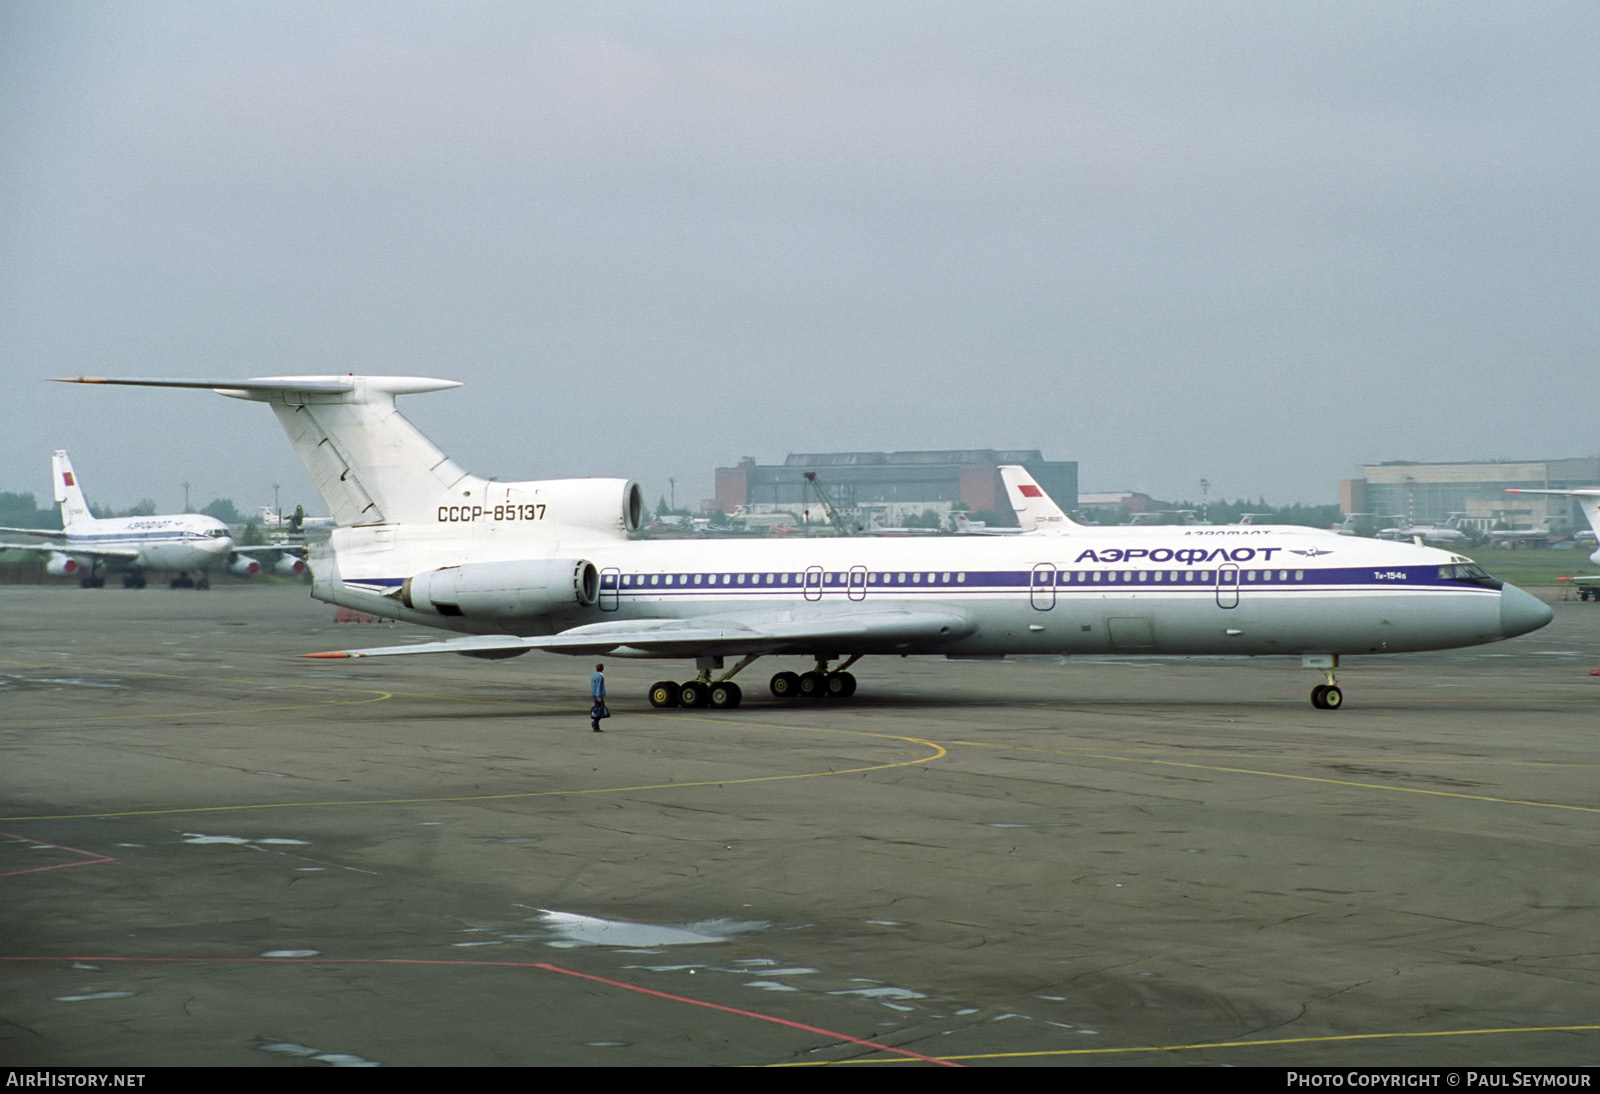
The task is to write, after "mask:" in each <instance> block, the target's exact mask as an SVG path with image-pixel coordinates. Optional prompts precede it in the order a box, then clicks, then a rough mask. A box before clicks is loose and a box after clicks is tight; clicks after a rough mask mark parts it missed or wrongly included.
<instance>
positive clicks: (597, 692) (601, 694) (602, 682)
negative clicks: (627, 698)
mask: <svg viewBox="0 0 1600 1094" xmlns="http://www.w3.org/2000/svg"><path fill="white" fill-rule="evenodd" d="M589 697H590V698H591V699H593V700H594V701H595V702H597V703H598V702H599V701H600V700H602V699H604V698H605V697H606V678H605V675H604V674H603V673H598V672H597V673H595V674H594V675H593V676H591V677H589Z"/></svg>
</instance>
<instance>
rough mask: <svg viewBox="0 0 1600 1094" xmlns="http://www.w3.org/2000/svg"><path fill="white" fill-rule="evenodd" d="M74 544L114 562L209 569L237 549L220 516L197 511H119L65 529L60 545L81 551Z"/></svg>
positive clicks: (144, 566)
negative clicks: (140, 514) (135, 513)
mask: <svg viewBox="0 0 1600 1094" xmlns="http://www.w3.org/2000/svg"><path fill="white" fill-rule="evenodd" d="M74 548H76V549H77V550H79V551H82V552H84V554H83V555H82V556H81V557H84V558H89V557H91V556H92V554H93V553H99V554H101V556H102V557H107V558H108V561H110V562H111V563H112V564H113V565H115V566H120V567H124V568H128V569H137V570H176V571H180V572H182V571H188V570H205V569H208V568H210V567H211V566H212V565H213V564H215V563H218V562H224V561H226V560H227V557H228V554H229V552H231V551H232V550H233V537H232V536H231V535H230V534H229V532H228V526H227V525H225V524H223V523H222V522H221V521H220V520H216V519H215V518H213V517H207V516H201V515H200V514H198V513H186V514H182V515H178V516H165V517H162V516H152V517H117V518H114V519H107V520H97V521H95V522H93V524H92V525H90V526H87V527H85V526H79V527H75V528H74V529H72V530H71V531H68V532H66V533H65V534H64V535H63V537H62V539H61V542H60V547H59V549H60V551H61V552H62V553H63V554H66V555H73V556H74V557H80V556H78V555H75V554H74ZM110 553H117V554H124V553H125V554H126V557H109V554H110Z"/></svg>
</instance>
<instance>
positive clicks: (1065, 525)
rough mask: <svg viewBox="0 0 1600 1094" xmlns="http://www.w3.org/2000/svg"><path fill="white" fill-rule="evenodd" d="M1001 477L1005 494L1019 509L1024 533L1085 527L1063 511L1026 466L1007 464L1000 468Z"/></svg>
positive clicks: (1059, 532)
mask: <svg viewBox="0 0 1600 1094" xmlns="http://www.w3.org/2000/svg"><path fill="white" fill-rule="evenodd" d="M1000 481H1001V482H1003V483H1005V486H1006V497H1007V498H1009V499H1010V501H1011V508H1013V509H1015V510H1016V511H1017V523H1018V524H1019V525H1021V527H1022V531H1023V533H1024V534H1029V533H1036V534H1043V535H1066V534H1069V533H1071V532H1076V531H1079V530H1080V529H1082V528H1083V525H1081V524H1079V523H1078V522H1077V521H1075V520H1073V519H1072V518H1071V517H1069V516H1067V514H1066V513H1065V512H1063V511H1062V509H1061V506H1059V505H1057V504H1056V503H1055V502H1054V501H1053V500H1052V499H1051V497H1050V495H1049V494H1046V493H1045V492H1044V490H1043V488H1041V487H1040V486H1039V484H1038V483H1037V482H1036V481H1034V478H1033V476H1032V475H1030V474H1028V472H1027V469H1026V468H1023V467H1020V466H1018V465H1016V464H1005V465H1003V466H1002V467H1001V468H1000Z"/></svg>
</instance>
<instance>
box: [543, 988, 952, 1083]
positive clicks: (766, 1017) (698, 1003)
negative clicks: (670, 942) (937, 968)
mask: <svg viewBox="0 0 1600 1094" xmlns="http://www.w3.org/2000/svg"><path fill="white" fill-rule="evenodd" d="M534 967H535V968H540V969H548V970H550V971H551V972H559V973H561V974H562V975H564V976H576V977H578V978H579V979H582V980H594V981H596V982H597V983H601V984H609V985H610V986H611V987H614V988H624V989H626V990H627V991H636V992H639V993H640V994H641V995H653V996H655V997H656V998H658V999H668V1000H671V1001H672V1002H674V1003H688V1004H689V1005H690V1006H695V1007H706V1008H708V1009H710V1010H720V1011H723V1012H724V1013H727V1014H737V1015H740V1016H741V1017H744V1018H754V1019H756V1020H758V1021H761V1022H772V1023H774V1024H776V1025H780V1026H788V1027H789V1028H790V1029H798V1030H804V1031H805V1032H806V1033H815V1034H819V1035H821V1036H824V1037H833V1038H836V1039H838V1040H841V1041H848V1042H849V1043H850V1044H853V1045H861V1046H862V1047H863V1048H870V1049H876V1050H877V1051H879V1052H889V1053H893V1054H894V1055H896V1056H907V1057H910V1058H911V1059H913V1060H922V1061H923V1062H925V1063H930V1064H938V1065H940V1066H941V1067H963V1066H965V1065H963V1064H958V1063H956V1062H955V1061H953V1060H941V1059H939V1057H937V1056H924V1055H923V1054H922V1053H920V1052H913V1051H911V1050H910V1049H908V1048H895V1047H894V1046H892V1045H885V1044H879V1043H878V1042H877V1041H863V1040H862V1039H861V1038H859V1037H851V1036H850V1035H849V1034H847V1033H838V1032H835V1031H834V1030H831V1029H823V1028H821V1027H820V1026H808V1025H806V1024H805V1023H803V1022H791V1021H789V1020H788V1019H787V1018H778V1017H776V1016H774V1015H771V1014H762V1013H760V1012H759V1011H753V1010H741V1009H739V1008H738V1007H726V1006H723V1005H722V1004H721V1003H708V1002H706V1001H704V1000H703V999H690V998H689V997H688V996H686V995H671V994H669V993H667V992H664V991H656V990H654V989H653V988H641V987H639V986H637V985H635V984H626V983H623V982H622V981H621V980H607V979H606V978H605V977H603V976H593V975H591V974H589V973H586V972H577V971H576V970H574V969H564V968H562V967H561V966H560V965H545V964H536V965H535V966H534Z"/></svg>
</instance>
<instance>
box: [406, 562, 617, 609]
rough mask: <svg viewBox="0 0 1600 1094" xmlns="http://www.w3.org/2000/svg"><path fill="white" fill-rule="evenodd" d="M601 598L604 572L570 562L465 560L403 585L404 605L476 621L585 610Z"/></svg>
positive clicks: (415, 577)
mask: <svg viewBox="0 0 1600 1094" xmlns="http://www.w3.org/2000/svg"><path fill="white" fill-rule="evenodd" d="M599 595H600V571H599V570H597V569H595V565H594V563H592V562H587V561H585V560H583V559H572V558H547V559H536V560H526V561H518V562H466V563H462V564H461V565H460V566H446V567H444V568H443V569H440V570H428V571H426V572H425V573H420V574H416V575H413V576H412V577H408V578H406V580H405V583H404V584H403V585H401V586H400V602H401V603H402V604H404V605H405V606H406V607H408V608H414V609H416V610H417V611H423V612H430V611H431V612H437V613H439V614H440V615H449V616H467V617H469V618H472V619H527V618H530V617H532V616H539V615H549V614H550V613H551V612H555V611H560V610H561V609H563V608H574V607H579V608H587V607H590V606H591V605H593V604H594V602H595V599H596V598H597V597H598V596H599Z"/></svg>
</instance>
